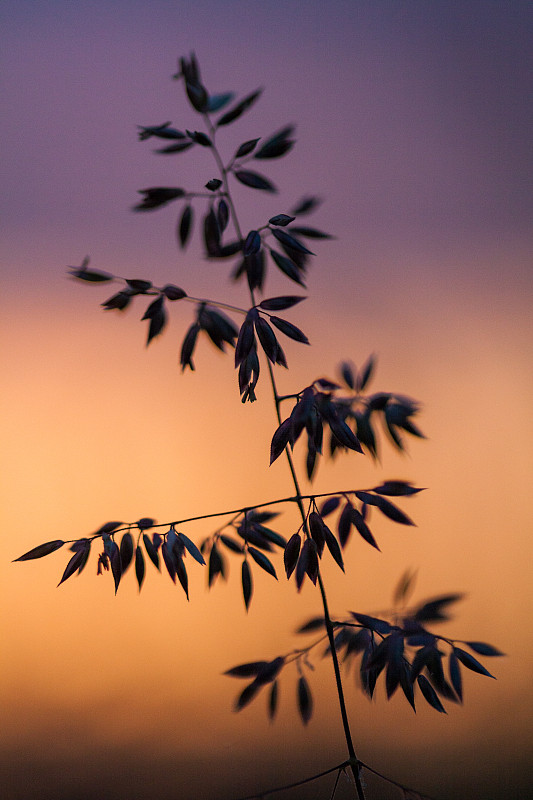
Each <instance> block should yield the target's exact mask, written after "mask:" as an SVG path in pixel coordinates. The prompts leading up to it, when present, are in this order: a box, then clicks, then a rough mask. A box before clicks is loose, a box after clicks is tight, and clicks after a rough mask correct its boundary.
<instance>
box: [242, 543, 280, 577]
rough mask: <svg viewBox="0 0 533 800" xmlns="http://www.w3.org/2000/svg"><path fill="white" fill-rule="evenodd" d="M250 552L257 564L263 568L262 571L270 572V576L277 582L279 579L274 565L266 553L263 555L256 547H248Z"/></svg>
mask: <svg viewBox="0 0 533 800" xmlns="http://www.w3.org/2000/svg"><path fill="white" fill-rule="evenodd" d="M248 552H249V553H250V555H251V556H252V558H253V560H254V561H255V563H256V564H258V565H259V566H260V567H261V569H264V570H265V572H268V573H269V575H272V576H273V577H274V578H275V579H276V580H277V579H278V576H277V575H276V570H275V569H274V565H273V564H272V562H271V561H270V559H269V558H267V557H266V556H265V554H264V553H261V551H260V550H256V549H255V547H248Z"/></svg>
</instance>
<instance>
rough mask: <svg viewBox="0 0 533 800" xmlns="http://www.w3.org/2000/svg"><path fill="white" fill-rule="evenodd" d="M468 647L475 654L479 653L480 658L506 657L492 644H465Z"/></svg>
mask: <svg viewBox="0 0 533 800" xmlns="http://www.w3.org/2000/svg"><path fill="white" fill-rule="evenodd" d="M465 644H466V646H467V647H469V648H470V649H471V650H473V651H474V653H479V655H480V656H504V655H505V653H502V651H501V650H498V649H497V648H496V647H493V646H492V645H491V644H486V643H485V642H465Z"/></svg>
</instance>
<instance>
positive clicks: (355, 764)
mask: <svg viewBox="0 0 533 800" xmlns="http://www.w3.org/2000/svg"><path fill="white" fill-rule="evenodd" d="M204 116H205V119H206V121H207V124H208V126H209V132H210V136H211V141H212V143H213V147H212V152H213V155H214V158H215V161H216V163H217V166H218V169H219V170H220V175H221V177H222V181H223V185H224V190H225V195H226V197H227V200H228V206H229V209H230V214H231V216H232V219H233V224H234V226H235V232H236V234H237V237H238V239H239V241H241V242H242V241H244V237H243V235H242V230H241V227H240V225H239V220H238V217H237V212H236V209H235V205H234V203H233V199H232V197H231V194H230V191H229V186H228V175H227V170H226V168H225V167H224V163H223V161H222V159H221V157H220V154H219V152H218V150H217V148H216V146H215V141H214V139H215V129H214V127H213V125H212V124H211V120H210V119H209V116H208V115H207V114H205V115H204ZM250 299H251V301H252V306H255V305H256V299H255V295H254V291H253V289H252V288H250ZM267 366H268V373H269V376H270V385H271V387H272V394H273V397H274V404H275V408H276V417H277V419H278V424H280V425H281V421H282V420H281V411H280V404H281V403H280V397H279V394H278V390H277V385H276V379H275V377H274V371H273V369H272V364H271V363H270V361H269V360H268V359H267ZM285 454H286V456H287V461H288V464H289V470H290V473H291V477H292V482H293V485H294V490H295V492H296V502H297V505H298V509H299V512H300V516H301V518H302V525H303V530H304V533H305V535H306V536H307V537H309V536H310V533H309V529H308V526H307V515H306V513H305V508H304V504H303V499H302V492H301V490H300V484H299V482H298V475H297V473H296V468H295V466H294V461H293V458H292V455H291V452H290V449H289V446H288V445H287V447H286V448H285ZM318 585H319V589H320V596H321V599H322V608H323V611H324V620H325V623H326V631H327V635H328V640H329V648H330V653H331V660H332V662H333V670H334V673H335V683H336V687H337V696H338V699H339V706H340V712H341V719H342V726H343V730H344V738H345V740H346V746H347V748H348V754H349V756H350V769H351V771H352V775H353V778H354V782H355V788H356V791H357V798H358V800H365V793H364V789H363V785H362V783H361V777H360V767H359V761H358V759H357V756H356V754H355V748H354V745H353V740H352V734H351V731H350V723H349V721H348V714H347V711H346V702H345V699H344V689H343V685H342V678H341V672H340V666H339V659H338V656H337V651H336V649H335V637H334V633H333V624H332V622H331V617H330V614H329V607H328V601H327V595H326V589H325V586H324V582H323V580H322V576H321V574H320V569H319V571H318Z"/></svg>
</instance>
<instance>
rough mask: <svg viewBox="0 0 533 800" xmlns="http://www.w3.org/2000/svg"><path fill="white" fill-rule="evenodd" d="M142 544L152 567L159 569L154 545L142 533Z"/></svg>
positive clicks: (157, 554) (145, 534) (146, 535)
mask: <svg viewBox="0 0 533 800" xmlns="http://www.w3.org/2000/svg"><path fill="white" fill-rule="evenodd" d="M143 542H144V547H145V550H146V552H147V553H148V557H149V559H150V561H151V562H152V564H153V565H154V567H156V568H157V569H159V553H158V552H157V547H155V545H154V544H153V543H152V540H151V539H150V537H149V536H148V534H147V533H143Z"/></svg>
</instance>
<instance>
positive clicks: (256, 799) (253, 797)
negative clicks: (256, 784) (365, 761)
mask: <svg viewBox="0 0 533 800" xmlns="http://www.w3.org/2000/svg"><path fill="white" fill-rule="evenodd" d="M349 765H350V762H349V761H344V762H343V763H342V764H337V766H335V767H331V768H330V769H326V770H324V771H323V772H318V773H317V774H316V775H312V776H311V777H310V778H303V779H302V780H300V781H294V783H288V784H286V785H285V786H278V787H277V788H276V789H268V790H267V791H266V792H259V793H258V794H249V795H247V796H246V797H241V798H239V800H260V798H263V797H267V796H268V795H269V794H276V793H277V792H284V791H286V790H288V789H296V787H297V786H304V785H305V784H306V783H311V782H312V781H317V780H318V779H319V778H323V777H324V775H331V773H332V772H335V771H336V770H342V769H345V768H346V767H348V766H349Z"/></svg>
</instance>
